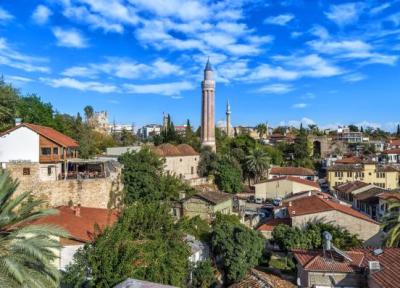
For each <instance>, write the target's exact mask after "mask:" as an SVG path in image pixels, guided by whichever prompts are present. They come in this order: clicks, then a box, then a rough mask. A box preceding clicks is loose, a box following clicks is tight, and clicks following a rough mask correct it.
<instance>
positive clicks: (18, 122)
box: [15, 118, 22, 126]
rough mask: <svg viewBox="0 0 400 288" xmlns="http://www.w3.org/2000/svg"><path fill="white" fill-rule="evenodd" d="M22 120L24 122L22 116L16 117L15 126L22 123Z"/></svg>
mask: <svg viewBox="0 0 400 288" xmlns="http://www.w3.org/2000/svg"><path fill="white" fill-rule="evenodd" d="M21 122H22V120H21V118H15V126H19V125H21Z"/></svg>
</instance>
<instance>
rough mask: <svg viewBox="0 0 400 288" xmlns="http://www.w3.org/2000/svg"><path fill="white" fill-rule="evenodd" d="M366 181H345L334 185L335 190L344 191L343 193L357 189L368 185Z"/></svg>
mask: <svg viewBox="0 0 400 288" xmlns="http://www.w3.org/2000/svg"><path fill="white" fill-rule="evenodd" d="M368 185H369V184H368V183H365V182H362V181H353V182H347V183H344V184H341V185H338V186H335V187H334V188H335V190H337V191H339V192H344V193H351V192H353V191H355V190H358V189H360V188H363V187H366V186H368Z"/></svg>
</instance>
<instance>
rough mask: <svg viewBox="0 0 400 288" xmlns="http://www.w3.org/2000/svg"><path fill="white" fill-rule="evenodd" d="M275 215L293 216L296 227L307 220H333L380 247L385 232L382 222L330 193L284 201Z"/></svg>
mask: <svg viewBox="0 0 400 288" xmlns="http://www.w3.org/2000/svg"><path fill="white" fill-rule="evenodd" d="M276 210H284V211H283V212H282V211H275V214H276V215H278V212H279V215H280V218H287V217H288V218H290V219H291V224H292V226H293V227H299V228H303V227H305V225H307V223H309V222H311V223H314V222H318V221H321V222H324V223H333V224H334V225H337V226H340V227H343V228H345V229H347V230H348V231H350V233H352V234H357V235H358V237H359V238H360V239H361V240H363V241H364V243H365V245H371V246H380V245H381V244H382V240H383V235H382V232H381V230H380V225H379V223H378V222H376V221H375V220H373V219H371V218H370V217H368V216H367V215H365V214H363V213H361V212H359V211H357V210H355V209H353V208H351V207H350V206H347V205H343V204H341V203H339V202H338V201H336V200H335V199H332V198H330V196H329V195H327V194H322V193H321V195H311V196H306V197H302V198H299V199H296V200H293V201H289V202H286V203H284V206H283V207H280V208H277V209H276Z"/></svg>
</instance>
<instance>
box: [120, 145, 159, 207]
mask: <svg viewBox="0 0 400 288" xmlns="http://www.w3.org/2000/svg"><path fill="white" fill-rule="evenodd" d="M119 161H120V162H121V163H122V164H123V165H124V168H123V170H122V182H123V183H124V202H125V203H126V204H130V203H134V202H135V201H137V200H160V199H161V198H162V195H161V191H160V178H161V176H162V173H163V164H164V161H163V160H162V159H160V158H159V157H158V156H157V155H155V154H154V153H153V152H152V151H151V150H150V149H148V148H143V149H141V150H140V151H139V152H137V153H135V152H129V153H125V154H123V155H122V156H121V157H120V158H119Z"/></svg>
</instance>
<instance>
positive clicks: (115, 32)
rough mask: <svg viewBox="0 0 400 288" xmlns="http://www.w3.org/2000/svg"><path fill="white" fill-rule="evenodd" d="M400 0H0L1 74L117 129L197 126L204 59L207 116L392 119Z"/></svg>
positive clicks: (325, 123) (294, 120)
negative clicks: (211, 97) (212, 105)
mask: <svg viewBox="0 0 400 288" xmlns="http://www.w3.org/2000/svg"><path fill="white" fill-rule="evenodd" d="M399 54H400V1H394V0H393V1H359V2H349V1H312V0H308V1H295V0H293V1H245V0H243V1H242V0H237V1H229V0H225V1H207V0H204V1H203V0H187V1H185V0H168V1H166V0H43V1H33V0H1V1H0V69H1V70H0V71H1V73H2V74H3V75H4V78H5V80H6V81H8V82H11V83H13V84H14V85H15V86H16V87H18V88H20V89H21V91H22V92H23V93H27V92H31V93H36V94H38V95H40V96H41V97H42V98H43V99H44V100H45V101H50V102H51V103H52V104H53V105H54V107H55V108H56V109H57V110H58V111H61V112H67V113H73V114H75V113H77V112H78V111H81V110H82V109H83V107H84V106H85V105H88V104H90V105H92V106H93V107H94V108H95V110H107V111H108V112H109V115H110V121H113V120H114V119H115V121H116V122H118V123H132V122H133V123H135V124H136V125H137V126H140V125H143V124H146V123H157V122H158V123H160V122H161V118H162V113H163V112H169V113H170V114H171V115H172V118H173V120H174V121H175V123H176V124H181V123H184V122H185V120H186V119H187V118H190V119H191V121H192V123H194V125H198V124H199V119H200V94H201V91H200V81H201V78H202V69H203V67H204V64H205V62H206V59H207V57H208V56H210V59H211V62H212V64H213V67H214V70H215V72H216V80H217V90H216V105H217V108H216V118H217V119H216V120H217V121H218V120H222V119H224V114H225V103H226V101H227V99H228V98H229V100H230V102H231V106H232V122H233V124H234V125H239V124H241V125H254V124H257V123H259V122H266V121H268V122H269V123H270V124H271V125H273V126H275V125H278V124H289V125H298V123H300V122H301V121H302V122H303V123H304V124H310V123H317V124H318V125H320V126H321V127H331V126H334V125H343V124H348V123H356V124H358V125H364V126H367V125H371V126H378V127H381V128H384V129H389V130H392V129H393V128H394V127H395V125H397V123H398V122H399V121H400V119H399V118H400V117H399V113H398V112H399V106H400V98H399V97H400V95H399V91H400V89H399V88H400V67H399V62H400V61H399Z"/></svg>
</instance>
